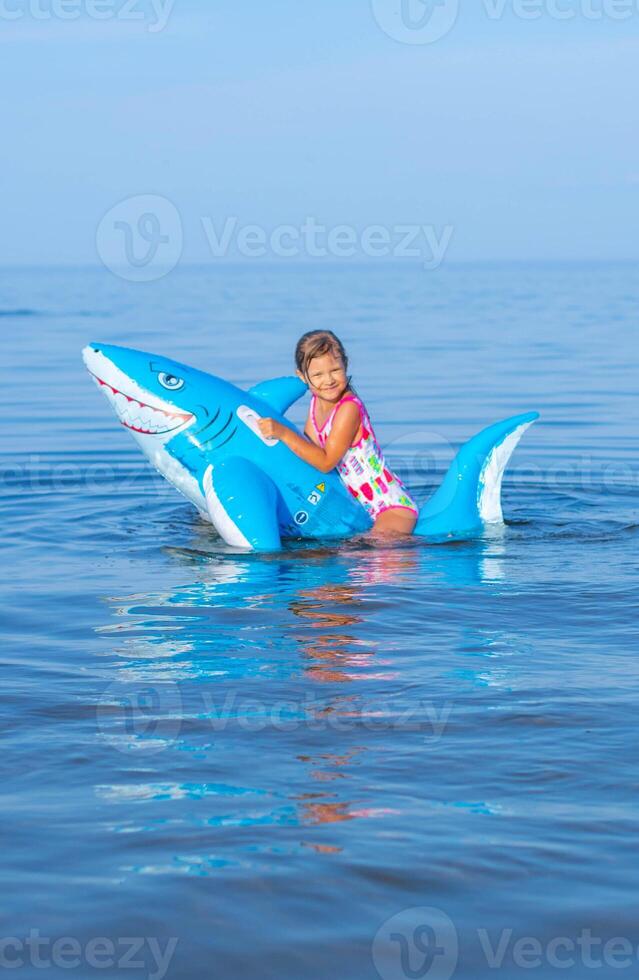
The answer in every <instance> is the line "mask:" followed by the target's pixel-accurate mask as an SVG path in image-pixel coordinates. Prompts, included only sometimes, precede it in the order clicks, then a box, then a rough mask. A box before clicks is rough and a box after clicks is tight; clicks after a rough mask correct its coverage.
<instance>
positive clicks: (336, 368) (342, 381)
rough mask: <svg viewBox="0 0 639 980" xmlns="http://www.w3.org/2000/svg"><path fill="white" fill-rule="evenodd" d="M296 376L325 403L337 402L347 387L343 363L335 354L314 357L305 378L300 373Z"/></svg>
mask: <svg viewBox="0 0 639 980" xmlns="http://www.w3.org/2000/svg"><path fill="white" fill-rule="evenodd" d="M297 374H298V376H299V377H300V378H301V379H302V381H306V382H307V384H308V386H309V387H310V389H311V391H312V392H313V394H314V395H317V396H318V398H323V399H324V401H327V402H337V401H339V400H340V398H341V397H342V395H343V394H344V392H345V391H346V388H347V387H348V380H347V378H346V369H345V368H344V362H343V361H342V359H341V357H336V356H335V354H321V355H320V356H319V357H314V358H313V360H312V361H311V362H310V364H309V366H308V375H307V377H306V378H305V377H304V375H303V374H302V373H301V372H300V371H298V372H297Z"/></svg>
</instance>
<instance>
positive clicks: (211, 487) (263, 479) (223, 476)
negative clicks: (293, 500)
mask: <svg viewBox="0 0 639 980" xmlns="http://www.w3.org/2000/svg"><path fill="white" fill-rule="evenodd" d="M202 484H203V490H204V496H205V498H206V506H207V508H208V512H209V516H210V518H211V521H212V522H213V524H214V525H215V527H216V528H217V530H218V531H219V533H220V534H221V536H222V537H223V538H224V540H225V541H226V543H227V544H230V545H235V546H236V547H239V548H254V549H255V550H256V551H277V550H278V549H279V548H280V547H281V540H280V530H279V522H278V518H277V489H276V487H275V484H274V483H273V481H272V480H271V479H270V477H268V476H267V475H266V474H265V473H264V472H263V471H262V470H261V469H260V468H259V466H256V465H255V464H254V463H251V462H250V460H248V459H245V458H244V457H242V456H230V457H229V458H228V459H225V460H223V462H221V463H217V464H216V465H215V468H213V466H209V467H208V469H207V470H206V473H205V474H204V479H203V481H202Z"/></svg>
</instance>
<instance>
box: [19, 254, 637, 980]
mask: <svg viewBox="0 0 639 980" xmlns="http://www.w3.org/2000/svg"><path fill="white" fill-rule="evenodd" d="M638 308H639V269H638V268H637V267H636V266H632V265H627V266H624V265H618V266H614V265H608V266H596V265H590V266H578V265H572V266H571V265H566V266H561V265H555V266H544V265H537V266H534V265H530V266H527V265H503V266H488V265H486V266H458V267H450V268H448V269H445V270H442V271H440V272H438V273H424V272H422V271H420V270H416V269H412V268H410V267H408V268H404V267H393V266H387V267H385V266H379V267H377V266H375V267H358V266H343V267H328V266H317V267H315V266H314V267H310V266H308V267H290V266H280V267H277V266H276V267H273V268H269V267H267V266H258V265H256V266H250V267H245V268H233V267H227V268H215V269H190V270H188V269H187V270H182V271H180V272H175V273H173V274H172V275H170V276H168V277H167V278H166V279H164V280H161V281H160V282H157V283H151V284H148V285H132V284H129V283H126V282H122V281H120V280H118V279H116V278H114V277H113V276H111V275H110V274H108V273H107V272H102V271H97V270H66V271H46V270H40V271H37V270H31V271H29V270H18V271H15V270H12V271H7V270H5V271H4V272H2V274H1V275H0V327H1V330H2V349H3V353H2V361H3V367H4V370H3V385H2V388H1V389H0V399H1V405H2V416H3V423H4V424H3V426H2V433H1V438H2V450H3V455H2V460H3V463H2V484H3V496H2V504H1V506H2V518H3V520H2V525H1V529H0V534H1V536H2V545H3V549H4V559H3V564H4V568H5V572H6V573H8V574H7V576H6V578H7V581H5V587H4V590H3V595H2V606H1V615H2V626H3V632H4V643H3V647H2V651H3V660H4V662H5V663H4V684H3V688H2V704H1V708H0V722H1V724H2V729H3V732H4V750H3V764H4V766H3V768H4V772H5V776H4V780H3V806H2V815H1V820H2V825H3V826H2V831H3V841H4V845H5V846H4V848H3V858H4V861H3V866H4V870H3V898H2V901H1V903H0V908H1V910H2V921H1V925H0V932H1V936H2V937H5V938H6V937H16V938H17V939H18V940H20V942H22V943H23V944H24V941H25V939H26V938H27V937H29V935H30V931H32V930H33V931H34V932H35V933H36V934H37V935H39V936H40V937H45V938H46V939H47V942H48V943H49V945H48V946H43V947H42V948H41V950H40V952H39V953H38V954H37V955H39V956H40V957H41V960H42V961H44V962H45V963H47V962H48V963H49V966H48V967H47V966H44V967H43V966H41V965H40V966H39V965H38V963H37V962H36V958H35V957H36V954H34V953H33V944H32V946H31V947H27V946H25V945H23V946H22V947H17V946H13V947H11V948H7V950H5V953H4V955H5V957H6V961H9V960H11V958H12V957H14V958H15V959H16V961H17V962H19V964H20V966H21V968H18V969H14V970H12V975H13V976H17V977H27V976H29V977H30V976H58V975H59V976H67V977H68V976H70V975H71V976H73V975H76V976H82V977H90V976H101V977H118V978H126V977H127V976H132V977H134V978H135V977H146V976H154V977H161V976H167V977H169V978H171V980H182V978H189V980H200V978H210V977H220V978H224V980H226V978H235V977H238V976H251V977H259V978H277V980H299V978H302V977H304V978H306V977H308V978H312V980H315V978H317V980H326V978H332V977H338V978H340V980H342V978H343V980H351V978H357V980H360V978H361V980H364V978H375V977H377V976H381V977H382V978H383V980H395V978H399V980H404V978H415V977H418V978H422V977H429V978H435V980H447V978H450V977H455V978H461V980H482V978H484V977H495V976H496V977H498V978H500V980H510V978H514V977H519V976H535V977H543V978H547V977H555V976H571V977H572V976H574V977H579V978H583V977H584V976H589V975H591V973H593V971H594V974H595V975H596V976H598V977H600V978H601V977H623V976H635V975H636V972H637V970H638V969H639V967H638V965H637V946H638V944H639V926H638V925H637V916H636V893H637V884H638V874H639V860H638V859H637V857H636V850H637V835H638V834H639V812H638V809H637V791H638V787H639V753H638V752H637V724H636V719H637V700H638V698H639V669H638V667H637V634H638V629H637V599H638V596H639V590H638V587H637V565H638V560H637V542H638V539H639V531H638V528H639V517H638V515H639V506H638V500H639V469H638V464H637V443H636V434H637V422H638V414H639V413H638V410H637V376H638V375H637V367H638V364H637V362H638V360H639V357H638V352H637V334H636V322H637V310H638ZM319 326H330V327H333V328H334V329H336V330H337V331H338V332H339V333H340V334H341V335H342V336H343V338H344V341H345V343H346V345H347V348H348V349H349V351H350V354H351V361H352V364H351V366H352V368H353V375H354V380H355V383H356V384H357V386H358V390H359V391H360V392H361V394H362V396H363V397H364V399H365V400H366V402H367V405H368V407H369V410H370V412H371V414H372V417H373V420H374V422H375V424H376V428H377V430H378V435H379V436H380V439H381V441H382V442H383V443H384V445H385V446H386V447H387V452H388V455H389V457H390V459H391V461H392V462H393V463H394V464H395V465H396V466H397V468H398V469H399V470H400V472H401V473H402V475H403V476H404V477H405V479H406V480H407V481H408V482H409V484H410V486H411V489H412V490H413V491H414V492H415V493H416V494H417V496H418V498H420V499H425V497H426V496H427V495H428V494H429V493H430V492H431V491H432V489H433V488H434V487H435V486H436V485H437V483H438V481H439V479H440V477H441V473H442V472H443V469H444V468H445V466H446V464H447V462H448V461H449V460H450V458H451V456H452V453H453V451H454V448H455V447H456V446H457V445H458V444H459V443H460V442H461V441H462V440H464V439H466V438H468V437H469V436H470V435H472V434H473V433H474V432H475V431H477V430H478V429H480V428H481V427H483V426H484V425H485V424H487V423H489V422H491V421H494V420H496V419H497V418H501V417H505V416H507V415H510V414H514V413H516V412H520V411H526V410H528V409H538V410H540V411H541V412H542V420H541V421H540V422H539V423H538V424H537V425H536V426H535V427H533V428H532V429H531V430H529V432H528V433H527V435H526V436H525V439H524V442H523V443H522V444H521V446H520V449H519V450H518V452H517V455H516V457H515V458H514V460H513V465H512V466H511V469H510V470H509V475H508V480H507V481H506V484H505V487H504V510H505V513H506V516H507V518H508V523H507V526H506V527H504V528H503V529H497V530H495V531H493V532H491V534H489V535H487V536H486V538H485V539H484V540H481V541H476V542H472V543H468V544H455V545H449V546H432V545H428V544H426V543H424V542H421V543H420V542H417V541H416V542H414V543H410V544H409V545H405V546H402V547H390V548H384V549H372V548H365V547H362V546H361V545H360V546H354V545H349V544H344V545H342V546H340V547H339V548H335V547H329V546H326V545H322V543H321V542H320V543H318V544H316V545H308V544H306V545H302V544H301V543H295V542H290V543H288V545H287V547H286V550H285V551H283V552H282V553H281V554H280V555H276V556H273V555H269V556H258V555H250V554H243V553H241V552H238V551H236V550H234V549H232V548H229V547H227V546H225V545H224V544H223V543H222V542H221V541H220V539H218V538H216V537H215V534H214V532H213V531H212V529H211V528H210V526H208V525H207V524H205V523H204V522H203V521H202V520H201V519H200V518H199V517H198V516H197V514H196V512H195V511H194V509H193V508H192V507H191V506H190V505H189V504H188V503H187V502H186V501H184V500H183V499H182V498H181V497H179V495H178V494H176V492H175V491H173V490H172V489H171V488H170V487H169V486H168V484H166V483H164V482H163V481H162V480H161V478H159V477H158V476H157V475H156V474H154V473H153V472H152V471H151V469H150V467H149V466H148V464H146V462H145V460H144V459H143V457H142V456H141V454H140V453H139V451H138V450H137V448H136V446H135V444H134V442H133V441H132V440H131V439H130V437H129V436H128V434H127V433H125V432H124V431H123V430H122V429H121V428H120V427H119V426H118V425H117V421H116V419H115V416H114V415H113V414H112V412H111V410H110V408H109V407H108V405H107V403H106V400H105V399H103V398H100V397H99V395H98V393H97V392H96V390H95V388H94V386H93V385H92V384H91V382H90V379H89V378H88V375H87V374H86V372H85V370H84V368H83V365H82V363H81V360H80V349H81V347H82V346H83V345H84V344H85V343H87V342H88V341H90V340H103V341H107V342H112V343H123V344H128V345H131V346H136V347H140V348H142V349H147V350H153V351H157V352H158V353H165V354H168V355H170V356H173V357H176V358H178V359H180V360H184V361H186V362H190V363H193V364H195V365H197V366H201V367H203V368H205V369H207V370H210V371H212V372H213V373H216V374H220V375H222V376H224V377H227V378H229V379H230V380H232V381H234V382H235V383H237V384H239V385H241V386H249V385H251V384H253V383H255V382H256V381H258V380H260V379H262V378H266V377H272V376H275V375H278V374H282V373H287V372H288V371H290V368H291V352H292V348H293V345H294V342H295V340H296V339H297V336H298V335H299V334H300V333H301V332H302V331H303V330H306V329H310V328H313V327H319ZM302 413H303V406H298V407H296V408H295V409H293V410H292V412H291V413H290V414H291V416H292V417H293V418H294V419H295V420H301V419H302V417H303V414H302ZM32 935H33V933H32ZM62 937H70V938H71V939H73V940H74V941H75V944H76V945H75V946H72V947H67V957H68V958H67V967H68V968H65V966H64V965H63V961H62V962H61V958H60V950H59V949H58V952H57V954H56V955H55V956H54V955H52V943H53V942H54V940H56V939H60V938H62ZM100 937H104V938H105V939H106V940H107V945H106V946H102V947H100V948H99V951H100V955H99V956H97V954H96V952H95V942H94V941H95V940H96V939H98V938H100ZM127 937H140V939H139V943H138V946H140V948H139V951H138V952H137V954H136V955H135V956H133V954H132V952H131V951H130V950H129V952H128V953H127V949H128V946H127V943H128V939H127ZM172 937H173V940H177V945H176V944H175V942H173V943H172V945H170V946H169V947H167V943H171V940H172ZM524 937H531V938H532V940H533V945H532V946H530V944H529V945H528V946H524V947H522V945H521V943H520V945H519V946H517V945H516V944H517V942H518V940H522V939H523V938H524ZM584 937H585V938H584ZM588 937H590V939H589V938H588ZM615 937H620V938H621V939H622V940H624V943H623V944H622V945H621V946H614V947H611V946H607V947H605V946H604V944H605V943H607V942H608V941H609V940H612V939H614V938H615ZM562 939H565V940H566V942H565V944H564V945H559V946H558V945H557V941H560V940H562ZM92 943H93V945H91V944H92ZM588 943H590V946H589V945H588ZM109 944H110V945H109ZM141 944H142V945H141ZM154 944H155V945H154ZM571 944H572V946H571ZM522 949H523V953H522ZM628 950H631V951H632V952H631V954H630V955H629V954H628ZM158 951H163V952H165V953H166V960H165V961H163V962H162V963H161V964H160V965H158V962H159V960H158V956H159V955H160V954H159V953H158ZM127 955H128V956H129V961H131V960H132V961H133V962H135V963H137V964H138V966H137V967H136V968H134V967H132V966H131V964H130V962H129V961H127V960H126V956H127ZM160 958H161V955H160ZM588 958H590V959H588ZM558 961H559V962H558ZM77 963H79V965H76V966H75V969H74V968H73V964H77ZM562 963H563V967H564V968H560V967H561V966H562ZM597 963H598V964H599V967H598V969H595V966H594V965H593V964H597ZM98 964H99V965H98ZM628 964H631V965H628ZM3 966H6V963H3ZM527 967H528V968H527ZM566 967H567V968H566Z"/></svg>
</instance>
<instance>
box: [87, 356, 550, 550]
mask: <svg viewBox="0 0 639 980" xmlns="http://www.w3.org/2000/svg"><path fill="white" fill-rule="evenodd" d="M83 357H84V362H85V364H86V366H87V368H88V370H89V372H90V373H91V375H92V376H93V378H94V380H95V383H96V384H97V385H98V387H99V388H100V389H101V390H102V391H103V392H104V394H105V395H106V396H107V398H108V400H109V401H110V403H111V405H112V406H113V408H114V409H115V412H116V415H117V416H118V418H119V420H120V422H121V423H122V425H123V426H124V427H125V428H127V429H128V430H129V431H130V432H131V434H132V435H133V437H134V438H135V440H136V441H137V443H138V445H139V446H140V448H141V450H142V452H143V453H144V454H145V455H146V456H147V457H148V459H149V460H150V462H151V463H152V464H153V466H155V467H156V469H157V470H158V471H159V472H160V473H161V474H162V476H164V477H165V478H166V479H167V480H168V481H169V483H171V484H173V486H174V487H175V488H176V489H177V490H179V491H180V492H181V493H183V494H184V496H185V497H187V498H188V499H189V500H190V501H191V502H192V503H193V504H195V506H196V507H197V509H198V510H199V511H200V513H201V514H202V515H203V516H204V517H205V518H207V519H208V520H209V521H210V522H211V523H212V524H213V525H214V526H215V528H216V530H217V531H218V533H219V534H220V535H221V537H222V538H223V539H224V540H225V541H226V542H227V543H228V544H230V545H233V546H236V547H240V548H248V549H255V550H265V551H272V550H277V549H278V548H280V546H281V540H282V538H286V537H297V538H299V537H303V538H347V537H351V536H353V535H355V534H358V533H362V532H364V531H367V530H368V529H369V528H370V527H371V521H370V518H369V516H368V514H367V512H366V511H365V510H364V508H363V507H362V506H361V504H359V503H358V502H357V501H356V500H355V499H354V498H353V497H352V496H351V494H350V493H349V492H348V490H347V489H346V487H345V486H344V484H343V483H342V481H341V479H340V477H339V476H338V474H337V472H336V471H335V470H333V471H332V472H330V473H327V474H323V473H320V472H319V471H318V470H316V469H315V468H314V467H313V466H310V465H309V464H308V463H306V462H304V460H302V459H300V458H299V457H298V456H296V455H295V454H294V453H293V452H291V451H290V449H288V448H287V447H286V446H285V445H284V444H283V443H282V442H280V441H278V440H274V439H266V438H264V437H263V436H262V434H261V432H260V429H259V427H258V424H257V422H258V419H259V418H260V417H262V416H270V417H273V418H276V419H278V420H279V421H280V422H283V423H284V424H286V425H288V426H290V427H291V428H294V426H293V425H292V423H291V422H290V421H289V420H288V419H286V418H284V413H285V412H286V411H287V409H288V408H290V406H291V405H292V404H293V403H294V402H296V401H297V400H298V398H300V397H301V396H302V395H303V394H304V393H305V391H306V386H305V385H304V383H303V382H302V381H300V380H299V379H298V378H295V377H289V378H276V379H274V380H272V381H265V382H263V383H261V384H258V385H256V386H255V387H253V388H251V389H250V390H249V391H243V390H242V389H240V388H237V387H235V385H233V384H230V383H229V382H228V381H224V380H222V379H221V378H217V377H215V376H213V375H211V374H207V373H206V372H204V371H198V370H196V369H195V368H191V367H187V366H186V365H184V364H179V363H178V362H177V361H172V360H169V359H168V358H166V357H162V356H160V355H158V354H147V353H144V352H143V351H137V350H130V349H129V348H126V347H115V346H112V345H107V344H90V345H89V346H88V347H86V348H85V349H84V351H83ZM536 418H538V414H537V413H536V412H531V413H528V414H526V415H518V416H515V417H514V418H511V419H507V420H506V421H504V422H498V423H496V424H495V425H492V426H490V427H489V428H488V429H485V430H484V431H483V432H480V433H479V435H477V436H475V437H474V438H473V439H471V440H470V442H468V443H466V445H465V446H463V447H462V448H461V449H460V451H459V453H458V454H457V457H456V458H455V460H454V462H453V463H452V465H451V467H450V469H449V471H448V473H447V475H446V477H445V479H444V481H443V483H442V485H441V486H440V488H439V489H438V490H437V491H436V493H435V494H434V495H433V496H432V497H431V498H430V500H428V501H427V503H426V504H425V505H424V506H423V507H422V508H421V510H420V516H419V521H418V524H417V527H416V529H415V533H416V534H419V535H424V536H426V537H429V538H433V539H439V540H441V539H445V538H447V537H454V538H462V537H466V538H467V537H472V536H474V535H477V534H479V533H481V531H482V529H483V527H484V525H485V524H487V523H496V522H501V521H502V519H503V518H502V511H501V481H502V475H503V472H504V469H505V467H506V465H507V463H508V460H509V459H510V456H511V454H512V452H513V450H514V448H515V446H516V445H517V443H518V442H519V439H520V438H521V436H522V434H523V433H524V431H525V430H526V429H527V428H528V426H529V425H530V424H531V423H532V422H534V421H535V419H536Z"/></svg>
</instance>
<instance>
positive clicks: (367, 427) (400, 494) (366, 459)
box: [310, 392, 418, 520]
mask: <svg viewBox="0 0 639 980" xmlns="http://www.w3.org/2000/svg"><path fill="white" fill-rule="evenodd" d="M316 401H317V399H316V396H315V395H313V398H312V401H311V411H310V418H311V422H312V424H313V428H314V429H315V432H316V434H317V438H318V441H319V444H320V446H325V445H326V440H327V439H328V436H329V434H330V431H331V428H332V426H333V421H334V420H335V414H336V412H337V410H338V409H339V407H340V406H341V405H344V404H345V403H346V402H354V403H355V404H356V405H357V407H358V409H359V415H360V423H361V427H362V435H361V437H360V439H359V441H358V442H356V443H354V444H353V445H351V446H349V448H348V449H347V450H346V452H345V453H344V456H343V457H342V459H341V461H340V462H339V463H338V465H337V471H338V473H339V475H340V476H341V478H342V481H343V483H345V484H346V486H347V487H348V489H349V490H350V492H351V494H352V495H353V497H355V499H356V500H357V501H359V503H360V504H361V505H362V506H363V507H365V508H366V510H367V511H368V513H369V514H370V516H371V518H372V519H373V520H376V519H377V518H378V517H379V515H380V514H382V513H383V512H384V511H385V510H389V509H390V508H391V507H400V508H403V509H405V510H410V511H411V512H412V513H413V514H414V515H415V517H417V514H418V508H417V504H416V503H415V501H414V500H413V499H412V497H410V496H409V495H408V493H407V492H406V488H405V487H404V484H403V483H402V481H401V480H400V479H399V477H398V476H396V475H395V474H394V473H393V472H392V471H391V470H390V469H389V468H388V466H387V465H386V461H385V459H384V454H383V453H382V450H381V448H380V445H379V443H378V441H377V439H376V437H375V433H374V431H373V426H372V425H371V420H370V419H369V417H368V412H367V411H366V409H365V407H364V404H363V402H362V401H361V399H359V398H358V397H357V395H355V394H353V393H352V392H347V394H345V395H344V397H343V398H340V400H339V401H338V403H337V405H336V406H335V408H334V409H333V411H332V412H331V414H330V415H329V416H328V418H327V419H326V421H325V422H324V425H323V426H322V427H321V428H320V426H318V424H317V420H316V418H315V405H316Z"/></svg>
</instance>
